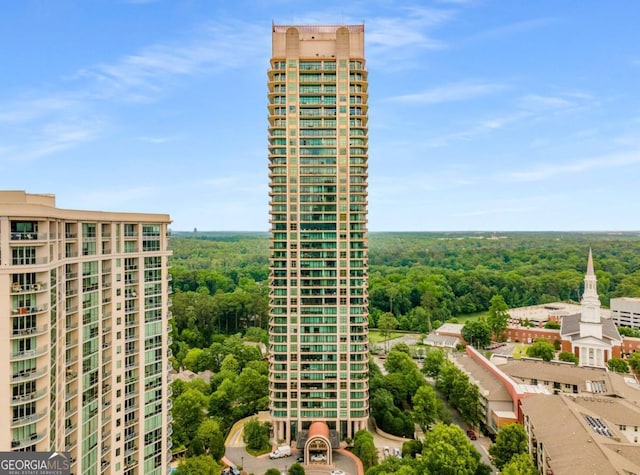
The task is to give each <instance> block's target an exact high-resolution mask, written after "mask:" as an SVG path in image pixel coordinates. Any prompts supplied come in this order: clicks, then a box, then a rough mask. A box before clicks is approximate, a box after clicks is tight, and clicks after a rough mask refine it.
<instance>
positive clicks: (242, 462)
mask: <svg viewBox="0 0 640 475" xmlns="http://www.w3.org/2000/svg"><path fill="white" fill-rule="evenodd" d="M240 468H242V471H243V472H244V456H242V455H241V456H240Z"/></svg>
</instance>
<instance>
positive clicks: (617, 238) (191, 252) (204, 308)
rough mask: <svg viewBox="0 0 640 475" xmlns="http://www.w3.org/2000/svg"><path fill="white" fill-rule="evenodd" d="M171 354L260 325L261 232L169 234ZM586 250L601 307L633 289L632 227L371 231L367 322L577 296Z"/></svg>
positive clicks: (635, 253) (636, 286)
mask: <svg viewBox="0 0 640 475" xmlns="http://www.w3.org/2000/svg"><path fill="white" fill-rule="evenodd" d="M171 243H172V249H173V258H172V269H171V275H172V277H173V289H174V296H173V316H174V327H175V331H174V342H175V343H174V354H175V355H176V357H177V359H178V360H180V359H181V356H184V354H185V351H186V350H187V349H188V348H193V347H199V348H205V347H208V346H209V345H210V344H211V343H212V342H213V339H212V338H213V336H214V335H215V334H219V333H224V334H234V333H237V332H238V331H244V329H245V328H248V327H251V326H258V327H262V328H266V324H267V314H268V274H269V270H268V263H269V239H268V235H267V234H266V233H235V234H234V233H202V232H198V233H176V234H174V236H173V238H172V241H171ZM589 248H592V249H593V256H594V262H595V268H596V273H597V277H598V291H599V292H600V298H601V300H602V303H603V305H605V306H607V305H608V304H609V299H610V298H611V297H618V296H640V233H499V234H494V233H479V232H478V233H371V235H370V237H369V306H370V313H371V318H370V320H371V326H372V327H375V326H377V322H378V319H379V317H380V316H381V315H382V314H385V313H390V314H392V315H393V316H394V317H395V318H396V320H397V321H398V324H399V328H400V329H404V330H414V331H420V332H425V331H428V330H429V329H430V328H431V327H433V326H437V325H438V324H439V323H442V322H445V321H448V320H451V319H452V318H455V317H459V316H463V315H467V314H474V313H478V312H484V311H486V310H487V309H488V308H489V302H490V300H491V298H492V297H493V296H494V295H501V296H502V297H503V298H504V300H505V302H506V303H507V305H508V306H509V307H518V306H524V305H533V304H539V303H546V302H551V301H558V300H561V301H579V300H580V296H581V292H582V284H583V279H584V272H585V268H586V261H587V254H588V251H589Z"/></svg>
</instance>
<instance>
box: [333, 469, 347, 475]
mask: <svg viewBox="0 0 640 475" xmlns="http://www.w3.org/2000/svg"><path fill="white" fill-rule="evenodd" d="M331 475H347V474H346V473H345V472H344V470H337V469H336V470H331Z"/></svg>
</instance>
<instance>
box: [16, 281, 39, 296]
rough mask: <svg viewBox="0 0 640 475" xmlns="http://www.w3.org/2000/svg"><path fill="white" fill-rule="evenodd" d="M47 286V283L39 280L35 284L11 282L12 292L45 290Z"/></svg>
mask: <svg viewBox="0 0 640 475" xmlns="http://www.w3.org/2000/svg"><path fill="white" fill-rule="evenodd" d="M46 288H47V285H46V284H44V283H42V282H38V283H35V284H20V283H19V282H14V283H13V284H11V293H12V294H20V293H24V292H41V291H43V290H46Z"/></svg>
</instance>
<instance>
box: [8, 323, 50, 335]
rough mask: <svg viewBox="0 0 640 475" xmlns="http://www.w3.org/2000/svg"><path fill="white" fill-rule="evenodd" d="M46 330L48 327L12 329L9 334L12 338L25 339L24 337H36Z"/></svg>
mask: <svg viewBox="0 0 640 475" xmlns="http://www.w3.org/2000/svg"><path fill="white" fill-rule="evenodd" d="M47 329H48V325H42V326H39V327H30V328H14V329H13V332H12V333H11V337H12V338H16V337H25V336H38V335H42V334H43V333H46V331H47Z"/></svg>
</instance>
